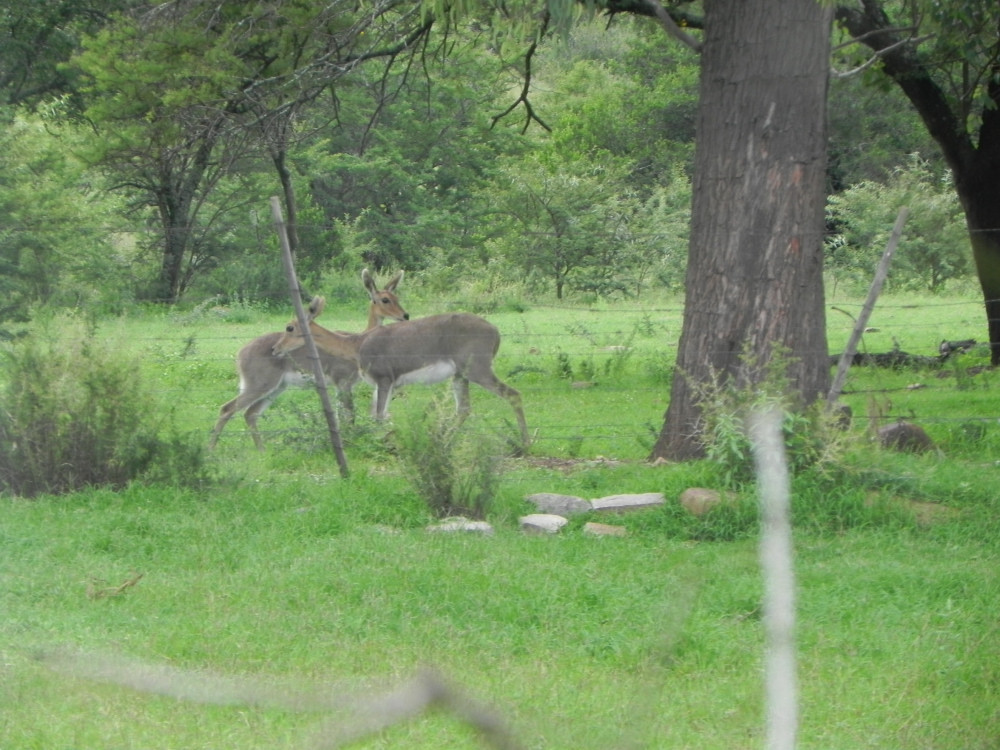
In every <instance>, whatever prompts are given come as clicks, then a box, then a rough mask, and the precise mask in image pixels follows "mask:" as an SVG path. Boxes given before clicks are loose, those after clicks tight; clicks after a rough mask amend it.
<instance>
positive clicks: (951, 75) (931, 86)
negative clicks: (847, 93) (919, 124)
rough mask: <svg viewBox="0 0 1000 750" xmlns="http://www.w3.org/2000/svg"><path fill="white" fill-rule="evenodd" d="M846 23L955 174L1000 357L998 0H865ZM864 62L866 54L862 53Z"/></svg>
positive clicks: (845, 15) (841, 13)
mask: <svg viewBox="0 0 1000 750" xmlns="http://www.w3.org/2000/svg"><path fill="white" fill-rule="evenodd" d="M836 18H837V21H838V22H839V24H840V25H841V26H842V27H843V28H844V29H845V30H846V31H847V33H848V34H850V35H851V36H852V37H854V39H856V40H857V42H858V44H859V45H863V46H864V47H867V48H868V50H870V51H871V52H873V53H875V54H876V55H877V65H875V66H873V67H874V71H875V72H876V73H878V74H879V75H880V76H884V78H883V80H889V81H892V82H893V83H894V84H895V85H896V86H898V87H899V89H900V90H901V91H902V92H903V94H905V96H906V98H907V99H909V100H910V102H911V103H912V105H913V107H914V109H915V110H916V111H917V113H918V114H919V115H920V117H921V119H922V120H923V122H924V125H925V126H926V128H927V132H928V133H930V135H931V137H933V138H934V140H935V141H936V142H937V144H938V145H939V146H940V148H941V153H942V154H943V155H944V159H945V161H946V162H947V164H948V166H949V168H950V169H951V171H952V174H953V175H954V184H955V191H956V193H957V195H958V198H959V201H960V202H961V204H962V209H963V211H964V213H965V221H966V226H967V228H968V233H969V239H970V241H971V244H972V257H973V260H974V261H975V266H976V273H977V275H978V277H979V283H980V286H981V288H982V292H983V299H984V304H985V308H986V319H987V326H988V330H989V340H990V346H991V350H992V354H991V361H992V363H993V364H994V365H997V364H1000V5H998V4H997V3H996V2H994V0H959V1H958V2H951V3H942V2H937V0H915V2H910V3H890V2H885V1H884V0H857V2H852V3H844V4H841V5H840V6H838V8H837V12H836ZM854 62H859V60H854Z"/></svg>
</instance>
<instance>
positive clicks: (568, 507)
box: [524, 492, 593, 516]
mask: <svg viewBox="0 0 1000 750" xmlns="http://www.w3.org/2000/svg"><path fill="white" fill-rule="evenodd" d="M524 499H525V500H527V501H528V502H529V503H531V504H532V505H534V506H535V507H536V508H537V509H538V512H539V513H554V514H555V515H558V516H572V515H574V514H576V513H589V512H590V511H591V510H593V508H592V507H591V505H590V501H589V500H584V499H583V498H582V497H577V496H575V495H559V494H557V493H555V492H538V493H535V494H534V495H528V496H527V497H526V498H524Z"/></svg>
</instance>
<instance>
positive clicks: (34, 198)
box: [0, 114, 122, 321]
mask: <svg viewBox="0 0 1000 750" xmlns="http://www.w3.org/2000/svg"><path fill="white" fill-rule="evenodd" d="M78 144H79V137H78V135H77V134H76V133H75V131H74V129H73V128H72V127H69V126H68V127H63V128H60V127H58V126H57V124H55V123H53V122H48V123H46V122H45V121H43V120H42V118H41V117H40V116H38V115H29V114H23V115H18V116H16V117H14V118H13V119H12V120H10V121H9V122H8V124H7V127H6V128H4V129H2V130H0V215H3V217H4V223H3V228H2V229H0V321H24V320H27V319H28V318H29V317H30V311H31V309H32V308H33V307H34V306H35V305H37V304H40V303H53V302H56V303H58V302H62V303H63V304H70V305H76V304H80V303H82V302H95V301H96V302H100V301H102V300H103V301H109V300H111V299H114V298H116V297H118V296H119V295H120V294H121V292H122V284H121V281H122V271H121V268H120V267H119V266H118V264H116V260H115V252H114V248H113V245H112V238H114V237H115V236H116V234H115V233H114V231H113V230H114V223H113V218H112V215H111V212H110V211H109V210H108V209H109V208H110V206H109V205H108V204H107V203H106V202H102V201H101V200H99V199H98V197H97V195H96V194H95V193H96V191H94V190H93V189H92V188H91V187H90V186H89V185H88V183H87V179H86V177H85V175H84V165H83V164H82V163H81V162H80V161H79V160H78V159H76V158H74V156H73V151H74V148H75V146H77V145H78Z"/></svg>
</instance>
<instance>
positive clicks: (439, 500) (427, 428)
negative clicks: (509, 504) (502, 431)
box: [396, 397, 503, 518]
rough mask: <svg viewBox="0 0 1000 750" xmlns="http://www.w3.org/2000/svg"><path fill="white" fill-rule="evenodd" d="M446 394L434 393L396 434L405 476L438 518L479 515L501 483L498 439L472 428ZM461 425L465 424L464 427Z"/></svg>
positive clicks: (488, 504)
mask: <svg viewBox="0 0 1000 750" xmlns="http://www.w3.org/2000/svg"><path fill="white" fill-rule="evenodd" d="M449 401H450V400H449V399H448V398H447V397H439V398H435V399H434V400H432V401H431V403H430V404H429V405H428V406H427V408H426V409H425V410H424V411H423V412H422V413H421V414H420V415H419V416H417V417H414V418H412V419H411V420H410V421H409V423H408V424H406V425H404V426H403V427H402V428H401V429H400V430H398V432H397V434H396V442H397V446H398V450H399V456H400V458H401V459H402V461H403V463H404V465H405V466H406V468H407V473H406V476H407V479H408V480H409V481H410V483H411V484H412V485H413V487H414V489H416V491H417V492H418V493H419V494H420V496H421V497H422V498H423V499H424V501H425V502H426V503H427V505H428V507H429V508H430V510H431V512H432V513H433V514H434V515H435V516H437V517H438V518H443V517H446V516H450V515H466V516H470V517H472V518H483V517H484V516H485V515H486V513H487V511H488V510H489V509H490V506H491V505H492V503H493V500H494V499H495V498H496V495H497V491H498V489H499V487H500V476H501V464H502V462H503V453H502V451H501V450H500V446H499V441H498V440H496V439H493V440H491V439H490V438H489V437H488V436H486V435H483V434H480V433H478V432H474V431H472V430H471V429H469V428H470V426H471V422H470V420H464V421H463V420H462V419H461V418H460V417H459V415H457V414H455V411H454V407H453V406H452V404H451V403H449ZM463 424H464V428H463Z"/></svg>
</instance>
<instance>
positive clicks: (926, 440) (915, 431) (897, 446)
mask: <svg viewBox="0 0 1000 750" xmlns="http://www.w3.org/2000/svg"><path fill="white" fill-rule="evenodd" d="M878 441H879V442H880V443H881V444H882V446H883V447H884V448H891V449H893V450H897V451H901V452H903V453H926V452H927V451H932V450H934V448H935V446H934V441H933V440H931V438H930V435H928V434H927V433H926V432H925V431H924V428H923V427H921V426H920V425H916V424H911V423H909V422H902V421H900V422H897V423H896V424H890V425H886V426H885V427H883V428H882V429H880V430H879V431H878Z"/></svg>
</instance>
